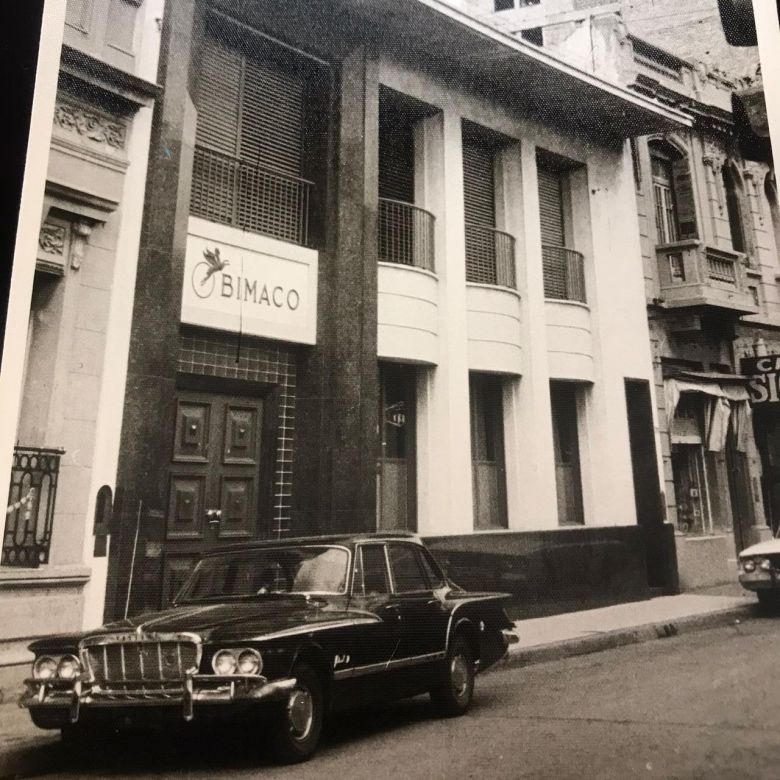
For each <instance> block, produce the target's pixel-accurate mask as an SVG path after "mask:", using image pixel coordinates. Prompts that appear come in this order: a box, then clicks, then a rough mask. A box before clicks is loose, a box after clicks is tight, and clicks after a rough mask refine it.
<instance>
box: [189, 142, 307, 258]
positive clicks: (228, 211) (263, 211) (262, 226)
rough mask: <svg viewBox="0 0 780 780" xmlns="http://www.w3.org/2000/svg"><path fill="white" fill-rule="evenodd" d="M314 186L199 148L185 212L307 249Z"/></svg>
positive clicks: (196, 153) (283, 174) (196, 151)
mask: <svg viewBox="0 0 780 780" xmlns="http://www.w3.org/2000/svg"><path fill="white" fill-rule="evenodd" d="M313 187H314V184H313V183H312V182H310V181H307V180H306V179H301V178H298V177H296V176H290V175H288V174H286V173H282V172H281V171H274V170H271V169H269V168H264V167H262V166H260V165H253V164H251V163H247V162H244V161H242V160H239V159H237V158H235V157H231V156H229V155H226V154H222V153H220V152H215V151H212V150H210V149H204V148H203V147H201V146H198V147H196V148H195V161H194V164H193V168H192V194H191V197H190V213H191V214H192V215H193V216H196V217H202V218H203V219H208V220H211V221H212V222H220V223H222V224H223V225H233V226H234V227H238V228H242V229H243V230H250V231H252V232H253V233H262V234H263V235H267V236H272V237H273V238H279V239H281V240H282V241H289V242H290V243H293V244H300V245H301V246H306V245H307V244H308V241H309V203H310V199H311V190H312V188H313Z"/></svg>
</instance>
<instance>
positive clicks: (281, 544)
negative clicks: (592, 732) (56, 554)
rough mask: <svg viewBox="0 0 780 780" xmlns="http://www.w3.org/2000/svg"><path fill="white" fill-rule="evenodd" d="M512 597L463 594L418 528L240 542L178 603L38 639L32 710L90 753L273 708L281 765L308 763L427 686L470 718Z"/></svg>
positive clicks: (498, 650) (502, 637)
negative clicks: (148, 726)
mask: <svg viewBox="0 0 780 780" xmlns="http://www.w3.org/2000/svg"><path fill="white" fill-rule="evenodd" d="M506 598H507V596H506V595H505V594H500V593H471V592H466V591H464V590H463V589H461V588H459V587H458V586H456V585H455V584H453V583H452V582H450V581H449V580H448V579H447V577H446V576H445V574H444V573H443V572H442V570H441V569H440V567H439V566H438V564H437V563H436V560H435V559H434V558H433V556H432V555H431V553H430V552H429V551H428V550H427V549H426V548H425V546H424V545H423V544H422V543H421V542H420V541H419V539H417V538H416V537H415V536H413V535H408V534H407V535H394V534H385V535H381V536H380V535H357V536H355V535H351V536H337V537H334V536H331V537H318V538H309V539H290V540H286V541H278V542H266V543H258V544H252V545H243V546H235V547H231V548H229V549H225V550H223V551H219V552H215V553H212V554H209V555H207V556H206V557H204V558H203V560H201V562H200V563H199V564H198V565H197V567H196V568H195V570H194V571H193V573H192V575H191V576H190V578H189V579H188V581H187V582H186V584H185V585H184V587H183V588H182V590H181V592H180V593H179V594H178V596H177V597H176V599H175V601H174V603H173V605H172V607H171V608H169V609H166V610H164V611H161V612H156V613H153V614H146V615H141V616H138V617H133V618H129V619H127V620H122V621H120V622H116V623H112V624H109V625H107V626H104V627H103V628H100V629H98V630H95V631H90V632H88V633H86V634H79V635H71V636H57V637H51V638H47V639H41V640H39V641H36V642H34V643H33V644H31V645H30V650H32V652H33V653H34V654H35V660H34V663H33V668H32V677H31V678H30V679H28V680H26V681H25V685H26V694H25V695H24V697H23V698H22V700H21V704H22V706H24V707H27V708H29V711H30V714H31V716H32V719H33V721H34V722H35V724H36V725H38V726H40V727H42V728H60V729H62V732H63V737H65V738H67V739H69V740H74V741H77V742H80V743H82V744H84V743H87V744H88V743H89V740H90V739H94V738H96V737H95V734H94V731H95V730H96V729H99V728H101V727H102V728H105V727H117V726H118V725H119V724H125V725H126V724H128V723H131V724H132V723H136V724H141V725H143V724H145V723H151V722H153V721H154V722H157V721H160V720H162V721H163V723H164V722H165V720H166V719H168V720H174V721H175V720H178V721H181V720H182V719H183V720H185V721H190V720H193V719H196V720H200V719H202V718H203V719H205V718H208V717H214V716H217V717H229V716H235V717H241V718H247V717H251V716H252V715H253V714H257V715H260V714H261V712H265V714H266V715H269V714H270V716H271V724H272V725H271V730H272V745H273V747H274V749H275V750H276V752H277V754H278V757H279V758H280V759H281V760H283V761H300V760H304V759H306V758H308V757H309V756H310V755H312V753H313V752H314V750H315V749H316V747H317V743H318V740H319V738H320V732H321V730H322V725H323V719H324V718H325V716H326V714H327V713H330V712H333V711H337V710H339V709H343V708H346V707H348V706H352V705H355V704H361V703H365V702H368V701H375V700H381V699H393V698H403V697H407V696H413V695H417V694H420V693H425V692H428V693H430V696H431V699H432V700H433V703H434V704H435V705H436V707H437V709H438V710H439V711H440V712H441V713H443V714H445V715H460V714H462V713H464V712H465V711H466V710H467V709H468V707H469V705H470V703H471V699H472V694H473V688H474V676H475V674H476V672H477V671H478V670H480V669H485V668H487V667H488V666H490V665H491V664H493V663H495V662H496V661H497V660H499V659H500V658H501V657H502V656H503V655H504V654H505V653H506V650H507V646H508V644H510V643H511V642H512V641H516V637H515V636H514V634H513V633H512V632H511V628H512V623H511V622H510V620H509V618H508V617H507V614H506V612H505V611H504V608H503V606H502V604H503V602H504V600H505V599H506Z"/></svg>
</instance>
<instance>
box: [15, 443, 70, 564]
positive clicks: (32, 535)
mask: <svg viewBox="0 0 780 780" xmlns="http://www.w3.org/2000/svg"><path fill="white" fill-rule="evenodd" d="M63 453H64V450H55V449H40V448H37V447H15V448H14V459H13V467H12V469H11V487H10V490H9V492H8V508H7V509H6V514H5V532H4V534H3V551H2V559H0V563H2V565H3V566H21V567H25V568H37V567H38V566H40V565H41V564H45V563H48V562H49V547H50V545H51V532H52V526H53V523H54V503H55V501H56V498H57V479H58V477H59V473H60V458H61V457H62V455H63Z"/></svg>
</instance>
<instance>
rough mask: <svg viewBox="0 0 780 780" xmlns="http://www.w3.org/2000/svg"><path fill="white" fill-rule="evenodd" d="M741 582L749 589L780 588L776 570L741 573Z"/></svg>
mask: <svg viewBox="0 0 780 780" xmlns="http://www.w3.org/2000/svg"><path fill="white" fill-rule="evenodd" d="M739 584H740V585H742V587H743V588H745V589H747V590H770V589H772V588H780V581H778V577H777V574H776V573H775V572H774V571H764V570H760V571H759V570H758V569H756V571H751V572H745V571H741V572H740V573H739Z"/></svg>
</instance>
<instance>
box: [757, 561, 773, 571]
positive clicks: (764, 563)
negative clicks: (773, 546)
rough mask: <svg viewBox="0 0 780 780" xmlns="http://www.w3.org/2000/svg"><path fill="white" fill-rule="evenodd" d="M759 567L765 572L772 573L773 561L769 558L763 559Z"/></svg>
mask: <svg viewBox="0 0 780 780" xmlns="http://www.w3.org/2000/svg"><path fill="white" fill-rule="evenodd" d="M758 566H759V568H760V569H762V570H763V571H770V570H771V569H772V561H770V560H769V558H762V559H761V562H760V563H759V564H758Z"/></svg>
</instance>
